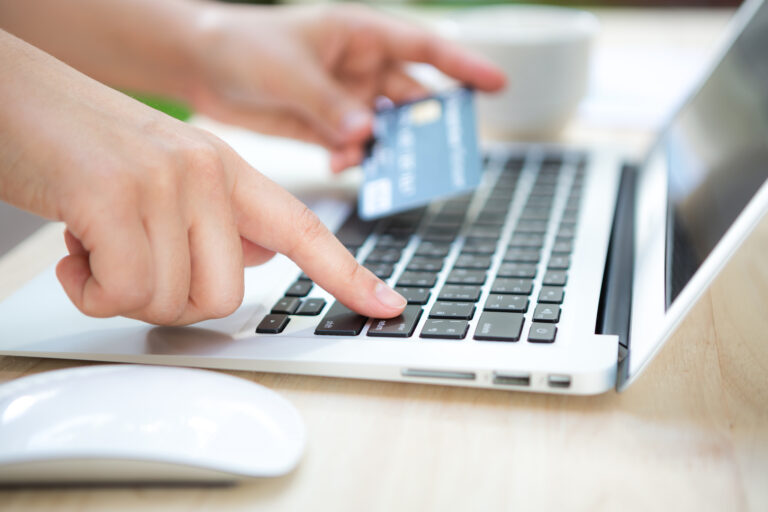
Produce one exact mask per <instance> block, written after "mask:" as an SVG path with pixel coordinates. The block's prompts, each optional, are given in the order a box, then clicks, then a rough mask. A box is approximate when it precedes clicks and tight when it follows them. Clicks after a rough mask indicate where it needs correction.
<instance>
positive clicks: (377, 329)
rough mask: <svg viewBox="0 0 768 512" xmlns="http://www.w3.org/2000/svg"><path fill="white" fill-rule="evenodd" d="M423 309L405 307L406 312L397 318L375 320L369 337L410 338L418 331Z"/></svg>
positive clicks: (369, 331)
mask: <svg viewBox="0 0 768 512" xmlns="http://www.w3.org/2000/svg"><path fill="white" fill-rule="evenodd" d="M421 312H422V309H421V307H419V306H405V310H403V312H402V313H401V314H400V316H397V317H395V318H383V319H374V320H373V323H372V324H371V327H370V328H369V329H368V336H380V337H382V338H408V337H409V336H411V335H412V334H413V331H414V330H416V324H417V323H419V318H421Z"/></svg>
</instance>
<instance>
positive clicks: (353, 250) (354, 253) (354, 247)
mask: <svg viewBox="0 0 768 512" xmlns="http://www.w3.org/2000/svg"><path fill="white" fill-rule="evenodd" d="M344 247H345V248H346V249H347V250H348V251H349V252H350V254H352V256H357V251H358V250H359V249H360V246H359V245H349V244H344Z"/></svg>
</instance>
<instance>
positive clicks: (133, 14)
mask: <svg viewBox="0 0 768 512" xmlns="http://www.w3.org/2000/svg"><path fill="white" fill-rule="evenodd" d="M205 7H206V4H205V3H203V2H199V1H195V0H163V1H159V0H67V1H62V0H24V1H19V0H0V28H2V29H4V30H7V31H8V32H10V33H12V34H14V35H16V36H17V37H19V38H21V39H24V40H25V41H27V42H29V43H30V44H32V45H35V46H37V47H38V48H41V49H43V50H45V51H46V52H48V53H50V54H51V55H53V56H55V57H57V58H59V59H60V60H62V61H64V62H66V63H68V64H70V65H71V66H73V67H75V68H77V69H79V70H80V71H82V72H84V73H86V74H88V75H90V76H91V77H93V78H95V79H97V80H99V81H101V82H104V83H107V84H109V85H112V86H114V87H119V88H124V89H130V90H136V91H143V92H152V93H162V94H167V95H171V96H175V97H179V98H187V97H189V96H190V95H191V93H192V92H191V91H192V89H193V88H194V82H193V78H194V76H195V56H194V55H195V48H196V45H197V44H198V42H197V41H196V40H195V39H196V37H195V32H196V30H197V29H198V26H199V24H200V20H201V16H202V14H201V11H202V9H203V8H205Z"/></svg>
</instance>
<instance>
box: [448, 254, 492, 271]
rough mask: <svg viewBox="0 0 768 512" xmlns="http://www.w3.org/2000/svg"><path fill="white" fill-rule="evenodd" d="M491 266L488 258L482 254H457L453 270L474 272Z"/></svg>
mask: <svg viewBox="0 0 768 512" xmlns="http://www.w3.org/2000/svg"><path fill="white" fill-rule="evenodd" d="M490 266H491V258H490V256H484V255H482V254H459V257H458V258H456V263H454V264H453V268H470V269H476V270H485V269H487V268H488V267H490Z"/></svg>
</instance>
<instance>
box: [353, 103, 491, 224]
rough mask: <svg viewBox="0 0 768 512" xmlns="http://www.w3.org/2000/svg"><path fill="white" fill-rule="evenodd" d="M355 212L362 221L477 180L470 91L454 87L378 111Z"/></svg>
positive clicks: (478, 168)
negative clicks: (438, 93)
mask: <svg viewBox="0 0 768 512" xmlns="http://www.w3.org/2000/svg"><path fill="white" fill-rule="evenodd" d="M373 137H374V139H373V142H372V144H371V148H370V151H369V153H368V155H367V156H366V159H365V161H364V162H363V171H364V173H365V179H364V182H363V185H362V187H361V189H360V193H359V195H358V214H359V215H360V217H362V218H363V219H366V220H370V219H377V218H379V217H384V216H386V215H390V214H393V213H397V212H401V211H404V210H410V209H412V208H417V207H419V206H424V205H426V204H428V203H430V202H432V201H433V200H435V199H441V198H447V197H451V196H455V195H461V194H464V193H467V192H469V191H471V190H474V189H475V187H477V185H478V184H479V183H480V178H481V172H482V166H481V161H480V150H479V148H478V141H477V127H476V122H475V107H474V93H473V92H472V91H470V90H468V89H457V90H454V91H450V92H447V93H444V94H440V95H438V96H434V97H430V98H425V99H423V100H419V101H415V102H412V103H407V104H404V105H399V106H396V107H393V108H387V109H384V110H381V111H379V112H378V113H377V114H376V119H375V121H374V127H373Z"/></svg>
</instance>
